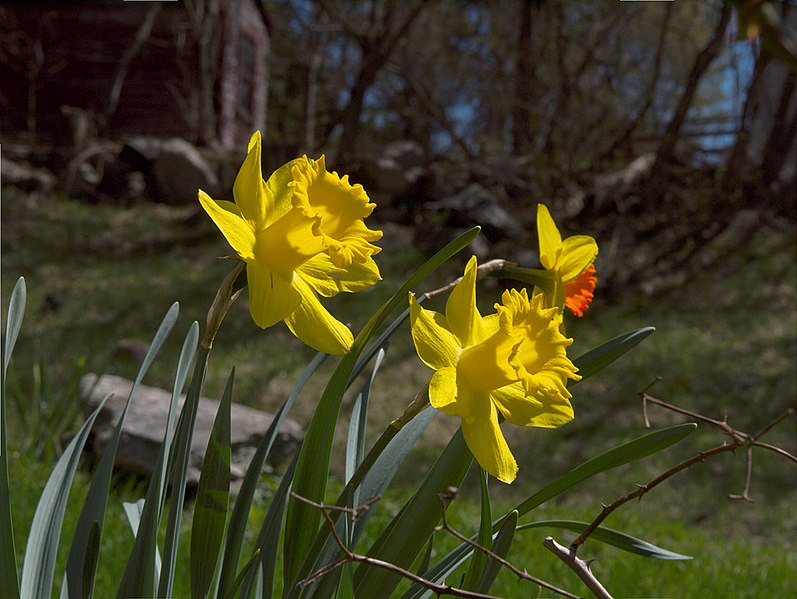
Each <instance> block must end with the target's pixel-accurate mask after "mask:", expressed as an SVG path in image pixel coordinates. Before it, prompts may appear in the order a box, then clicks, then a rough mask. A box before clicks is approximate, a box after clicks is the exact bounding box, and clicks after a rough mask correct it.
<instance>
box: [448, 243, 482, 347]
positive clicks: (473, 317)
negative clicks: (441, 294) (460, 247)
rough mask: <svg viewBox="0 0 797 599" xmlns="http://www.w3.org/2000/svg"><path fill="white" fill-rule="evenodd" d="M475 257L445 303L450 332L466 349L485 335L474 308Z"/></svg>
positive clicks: (475, 307)
mask: <svg viewBox="0 0 797 599" xmlns="http://www.w3.org/2000/svg"><path fill="white" fill-rule="evenodd" d="M478 266H479V265H478V263H477V261H476V256H473V257H471V259H470V260H469V261H468V264H467V266H465V274H464V275H463V276H462V280H460V282H459V283H457V285H456V287H454V289H453V290H452V291H451V293H450V294H449V296H448V301H446V320H447V321H448V326H449V328H450V329H451V332H452V333H454V334H455V335H456V336H457V337H458V338H459V341H460V345H461V346H462V347H468V346H469V345H474V344H476V343H479V342H480V341H482V340H483V339H484V338H485V337H486V335H485V334H484V327H483V325H482V316H481V314H479V308H478V307H477V306H476V274H477V272H478V270H477V269H478Z"/></svg>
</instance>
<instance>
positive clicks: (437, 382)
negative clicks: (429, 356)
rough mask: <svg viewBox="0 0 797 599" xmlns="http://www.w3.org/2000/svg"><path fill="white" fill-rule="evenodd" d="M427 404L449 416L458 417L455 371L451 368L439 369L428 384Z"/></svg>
mask: <svg viewBox="0 0 797 599" xmlns="http://www.w3.org/2000/svg"><path fill="white" fill-rule="evenodd" d="M429 403H431V404H432V407H433V408H437V409H438V410H441V411H442V412H445V413H446V414H449V415H451V416H459V415H460V411H459V407H458V405H457V369H456V368H454V367H453V366H446V367H445V368H441V369H440V370H438V371H437V372H435V373H434V374H433V375H432V380H431V381H430V382H429Z"/></svg>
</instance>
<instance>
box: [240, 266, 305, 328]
mask: <svg viewBox="0 0 797 599" xmlns="http://www.w3.org/2000/svg"><path fill="white" fill-rule="evenodd" d="M246 277H247V281H248V285H249V311H250V312H251V314H252V320H254V321H255V324H256V325H257V326H259V327H261V328H263V329H265V328H268V327H270V326H274V325H275V324H277V323H278V322H279V321H281V320H285V318H287V317H288V316H289V315H290V314H291V312H293V311H294V310H296V308H298V307H299V304H300V303H301V301H302V296H301V295H299V292H298V291H296V289H294V288H293V286H292V285H291V282H290V281H288V280H286V279H285V278H284V277H282V276H280V275H278V274H277V273H275V272H274V271H272V270H270V269H269V268H268V267H266V266H264V265H263V264H261V263H259V262H254V261H253V262H247V263H246Z"/></svg>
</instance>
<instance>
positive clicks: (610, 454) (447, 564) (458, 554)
mask: <svg viewBox="0 0 797 599" xmlns="http://www.w3.org/2000/svg"><path fill="white" fill-rule="evenodd" d="M695 428H697V425H696V424H694V423H685V424H679V425H677V426H672V427H669V428H665V429H662V430H658V431H654V432H652V433H648V434H646V435H643V436H641V437H638V438H636V439H634V440H632V441H629V442H628V443H625V444H623V445H621V446H619V447H615V448H614V449H610V450H609V451H607V452H605V453H603V454H601V455H599V456H597V457H595V458H592V459H590V460H588V461H586V462H584V463H583V464H581V465H580V466H577V467H576V468H574V469H573V470H571V471H569V472H568V473H567V474H565V475H563V476H561V477H559V478H558V479H556V480H555V481H553V482H552V483H550V484H548V485H546V486H545V487H543V488H542V489H540V490H539V491H537V492H536V493H535V494H534V495H532V496H531V497H529V498H528V499H526V500H525V501H523V502H522V503H521V504H520V505H518V506H517V508H516V509H517V511H518V515H519V516H523V515H525V514H527V513H528V512H530V511H531V510H533V509H534V508H536V507H538V506H540V505H542V504H543V503H545V502H546V501H548V500H549V499H551V498H552V497H556V496H557V495H559V494H561V493H563V492H564V491H566V490H567V489H569V488H571V487H573V486H575V485H576V484H578V483H580V482H583V481H584V480H586V479H588V478H591V477H593V476H595V475H596V474H599V473H601V472H605V471H607V470H611V469H613V468H617V467H618V466H622V465H624V464H628V463H630V462H634V461H636V460H640V459H642V458H644V457H647V456H649V455H652V454H654V453H658V452H659V451H662V450H663V449H666V448H667V447H670V446H671V445H674V444H675V443H678V442H679V441H681V440H682V439H683V438H684V437H686V436H687V435H689V434H690V433H692V432H693V431H694V430H695ZM498 525H500V521H499V522H497V523H495V524H494V525H493V530H495V529H496V528H497V526H498ZM471 551H472V549H471V547H470V545H468V544H466V543H463V544H461V545H460V546H459V547H457V548H456V549H454V550H453V551H451V552H450V553H449V554H448V555H446V556H445V557H444V558H442V559H441V560H440V561H439V562H437V564H435V565H434V566H433V567H432V568H431V569H429V570H427V571H426V572H424V574H423V577H424V578H426V579H428V580H432V581H440V580H443V579H445V578H446V577H447V576H448V575H449V574H450V573H451V572H453V571H454V570H455V569H456V568H458V567H459V566H460V565H461V564H462V563H463V562H464V561H465V559H467V557H468V555H470V552H471ZM421 594H422V593H419V592H414V593H411V592H410V593H406V594H405V595H404V596H403V597H402V599H411V598H415V597H420V596H421Z"/></svg>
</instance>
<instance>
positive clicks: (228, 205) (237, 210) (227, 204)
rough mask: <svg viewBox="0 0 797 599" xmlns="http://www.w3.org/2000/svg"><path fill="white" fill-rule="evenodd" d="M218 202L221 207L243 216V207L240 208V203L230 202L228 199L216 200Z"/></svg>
mask: <svg viewBox="0 0 797 599" xmlns="http://www.w3.org/2000/svg"><path fill="white" fill-rule="evenodd" d="M214 201H215V202H216V204H218V205H219V207H220V208H223V209H224V210H226V211H227V212H232V213H233V214H235V215H237V216H239V217H241V218H243V214H241V209H240V208H238V204H236V203H235V202H228V201H227V200H214Z"/></svg>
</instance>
